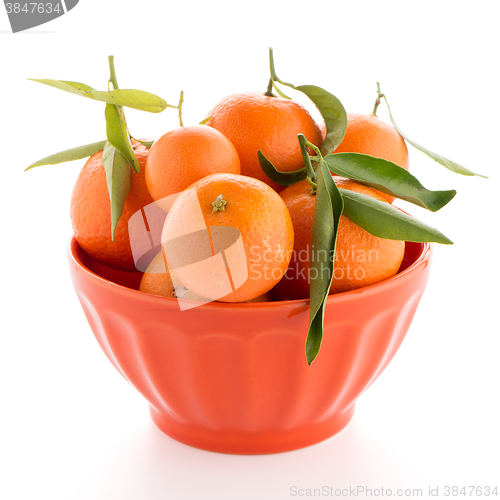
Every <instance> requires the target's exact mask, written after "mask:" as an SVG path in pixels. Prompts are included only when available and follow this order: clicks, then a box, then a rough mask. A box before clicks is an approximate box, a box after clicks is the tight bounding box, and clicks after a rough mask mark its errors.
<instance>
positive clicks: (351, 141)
mask: <svg viewBox="0 0 500 500" xmlns="http://www.w3.org/2000/svg"><path fill="white" fill-rule="evenodd" d="M335 153H363V154H365V155H370V156H376V157H377V158H383V159H384V160H389V161H392V162H393V163H395V164H396V165H399V166H400V167H403V168H404V169H405V170H408V168H409V159H408V148H407V147H406V143H405V141H404V139H403V138H402V137H401V136H400V135H399V133H398V132H397V130H396V129H395V128H394V127H393V126H391V125H389V124H387V123H385V122H384V121H382V120H381V119H380V118H378V117H377V116H375V115H363V114H358V113H347V130H346V134H345V137H344V140H343V141H342V143H341V144H340V146H339V147H338V148H337V149H336V150H335Z"/></svg>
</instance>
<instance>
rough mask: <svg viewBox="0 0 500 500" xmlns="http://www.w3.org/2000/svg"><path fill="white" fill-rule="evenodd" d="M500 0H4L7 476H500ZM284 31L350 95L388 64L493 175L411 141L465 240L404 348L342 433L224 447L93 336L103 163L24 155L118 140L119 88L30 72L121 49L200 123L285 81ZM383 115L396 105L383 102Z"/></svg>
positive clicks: (353, 101)
mask: <svg viewBox="0 0 500 500" xmlns="http://www.w3.org/2000/svg"><path fill="white" fill-rule="evenodd" d="M495 4H496V2H494V1H491V0H489V1H483V0H476V1H475V2H472V3H470V2H467V3H466V2H457V1H453V2H452V1H439V0H432V1H427V0H421V1H419V2H412V1H411V2H410V1H408V2H401V1H388V0H379V1H377V2H373V1H351V2H335V1H328V2H327V1H323V2H321V1H314V0H312V1H307V2H301V3H299V2H286V3H285V2H283V3H282V6H278V5H277V2H262V1H259V0H257V1H255V0H254V1H252V2H251V3H247V2H234V1H233V2H224V1H217V0H212V1H205V2H201V1H200V2H192V1H189V0H185V1H184V2H182V4H180V2H158V1H152V0H143V1H142V2H138V1H136V2H132V1H130V0H122V1H119V2H118V1H116V0H114V1H109V0H108V1H103V0H100V1H99V0H81V1H80V4H79V5H77V7H75V9H74V10H72V11H71V12H70V13H68V14H67V15H66V16H63V17H62V18H59V19H57V20H55V21H53V22H51V23H49V24H46V25H44V26H40V27H38V28H34V29H33V30H31V31H28V32H25V33H19V34H15V35H12V34H10V26H9V24H8V19H7V16H6V14H5V11H4V10H3V7H1V6H0V32H1V33H0V54H1V68H2V69H1V74H2V76H1V78H0V99H1V100H0V137H1V151H2V155H1V163H2V176H1V183H2V184H1V185H2V189H1V196H0V200H1V210H2V212H1V213H2V215H1V227H2V243H1V246H0V251H1V252H2V254H1V259H2V301H1V304H2V313H1V314H2V334H1V348H0V370H1V373H0V381H1V404H2V407H1V412H0V419H1V425H0V443H1V444H0V460H1V469H0V470H1V476H2V479H1V481H0V497H1V498H5V499H8V500H11V499H12V500H14V499H30V500H31V499H50V500H62V499H65V500H66V499H72V500H76V499H85V500H87V499H93V500H137V499H141V500H142V499H147V500H160V499H162V500H163V499H190V500H191V499H252V500H253V499H265V500H267V499H272V500H274V499H276V500H279V499H286V498H290V497H291V494H292V493H293V490H292V489H291V487H294V486H295V487H297V488H302V489H304V491H303V493H306V491H305V489H307V488H311V489H313V488H321V487H323V486H328V487H334V488H342V487H349V486H352V487H357V486H366V487H370V488H373V489H375V488H381V487H384V488H386V489H387V488H391V489H393V490H394V491H395V490H396V489H397V488H421V489H422V490H423V493H424V496H426V495H427V493H428V487H429V486H432V487H433V488H434V487H436V486H439V492H440V497H442V498H444V495H443V492H444V490H443V488H444V486H446V485H450V486H453V485H456V486H460V487H461V486H463V485H479V486H486V485H490V486H495V485H497V486H499V493H500V472H499V471H500V460H499V456H500V433H499V424H498V422H499V421H500V402H499V382H500V370H499V348H500V341H499V333H500V328H499V326H498V319H497V318H498V309H499V293H498V281H499V271H498V259H499V246H498V244H499V237H498V227H499V223H498V215H499V210H498V191H499V188H500V186H499V182H498V172H499V159H498V144H499V136H500V127H499V121H498V117H499V116H500V105H499V97H498V96H499V89H500V85H499V84H500V82H499V70H498V49H499V42H500V39H499V35H498V26H497V21H496V19H497V16H496V5H495ZM179 5H182V6H179ZM269 46H273V48H274V51H275V60H276V65H277V71H278V74H279V75H280V76H281V78H282V79H284V80H287V81H291V82H293V83H295V84H296V85H300V84H306V83H311V84H315V85H319V86H323V87H325V88H327V89H328V90H330V91H331V92H333V93H334V94H335V95H337V97H339V98H340V100H341V101H342V102H343V103H344V105H345V107H346V109H347V110H348V111H357V112H365V113H370V112H371V110H372V106H373V101H374V98H375V88H376V87H375V82H376V81H380V82H381V83H382V90H383V91H384V92H385V93H386V95H387V96H388V98H389V102H390V103H391V108H392V110H393V113H394V115H395V118H396V119H397V121H398V122H399V125H400V126H401V127H402V128H403V130H405V131H406V133H407V134H408V135H409V136H410V137H412V138H414V139H415V140H416V141H418V142H420V143H421V144H424V145H426V146H427V147H429V148H431V149H434V150H436V151H437V152H439V153H441V154H443V155H445V156H448V157H450V158H452V159H454V160H456V161H458V162H460V163H462V164H463V165H465V166H467V167H468V168H470V169H472V170H475V171H478V172H481V173H483V174H485V175H487V176H489V179H488V180H485V179H481V178H465V177H462V176H459V175H456V174H453V173H451V172H449V171H447V170H445V169H444V168H443V167H441V166H439V165H438V164H437V163H435V162H433V161H432V160H430V159H428V158H427V157H425V156H424V155H423V154H422V153H419V152H417V151H415V150H412V151H411V152H410V155H411V156H410V158H411V160H410V161H411V170H412V172H413V173H414V174H415V175H417V176H418V177H419V178H420V180H421V181H422V183H423V184H424V185H426V186H427V187H429V188H431V189H440V188H441V189H442V188H455V189H457V190H458V195H457V197H456V198H455V200H453V201H452V202H451V203H450V205H449V206H448V207H446V208H444V209H443V210H442V211H441V212H439V213H437V214H430V213H424V211H423V210H418V209H416V208H413V207H410V208H409V210H410V211H411V212H412V213H414V214H415V215H417V216H419V217H420V218H422V219H424V220H426V221H427V222H428V223H430V224H432V225H434V226H436V227H438V228H439V229H440V230H441V231H443V232H444V233H445V234H446V235H447V236H448V237H450V238H451V239H452V240H453V241H454V242H455V245H454V246H452V247H440V248H436V252H435V259H434V263H433V268H432V273H431V279H430V282H429V285H428V288H427V291H426V293H425V295H424V298H423V299H422V302H421V305H420V308H419V310H418V313H417V316H416V318H415V320H414V322H413V325H412V327H411V329H410V331H409V333H408V336H407V338H406V340H405V341H404V343H403V346H402V347H401V349H400V351H399V352H398V354H397V355H396V357H395V358H394V360H393V362H392V363H391V365H390V366H389V367H388V368H387V370H386V371H385V372H384V373H383V374H382V376H381V377H380V379H379V380H378V381H377V382H376V383H375V384H374V386H373V387H372V388H370V390H369V391H368V392H367V393H366V394H364V395H363V396H362V398H361V399H360V401H359V402H358V405H357V411H356V414H355V416H354V419H353V420H352V422H351V423H350V424H349V425H348V427H347V428H346V429H345V430H344V431H342V432H341V433H340V434H339V435H337V436H335V437H333V438H331V439H329V440H327V441H325V442H323V443H321V444H319V445H316V446H312V447H310V448H307V449H304V450H300V451H295V452H290V453H285V454H277V455H269V456H232V455H222V454H215V453H210V452H205V451H201V450H196V449H193V448H190V447H188V446H185V445H182V444H180V443H177V442H176V441H174V440H172V439H170V438H168V437H167V436H165V435H163V434H162V433H161V432H160V431H159V430H157V429H156V427H155V426H154V425H153V423H152V422H151V420H150V418H149V414H148V411H147V405H146V403H145V402H144V401H143V400H142V398H141V396H139V395H138V394H137V393H136V392H135V390H134V389H132V388H131V387H129V386H128V385H127V383H126V382H125V381H124V380H123V379H122V378H121V377H120V375H119V374H118V373H117V372H115V370H114V368H113V367H112V366H111V365H110V363H109V362H108V361H107V359H106V358H105V356H104V354H103V353H102V352H101V351H100V349H99V347H98V345H97V343H96V341H95V340H94V338H93V336H92V333H91V331H90V328H89V327H88V325H87V323H86V320H85V317H84V315H83V312H82V310H81V308H80V305H79V303H78V301H77V298H76V295H75V294H74V292H73V289H72V285H71V283H70V280H69V276H68V270H67V261H66V249H67V243H68V240H69V238H70V234H71V228H70V224H69V214H68V212H69V210H68V209H69V200H70V193H71V188H72V185H73V183H74V181H75V179H76V176H77V173H78V171H79V169H80V168H81V166H82V165H83V162H73V163H69V164H62V165H57V166H50V167H42V168H38V169H35V170H32V171H30V172H24V171H23V170H24V168H26V167H27V166H28V165H29V164H30V163H32V162H34V161H35V160H37V159H39V158H41V157H43V156H46V155H48V154H51V153H54V152H56V151H60V150H63V149H67V148H70V147H73V146H77V145H80V144H86V143H89V142H94V141H98V140H101V139H103V138H104V117H103V106H102V105H101V104H100V103H97V102H93V101H90V100H84V99H81V98H79V97H76V96H72V95H69V94H64V93H62V92H60V91H57V90H54V89H51V88H49V87H45V86H42V85H39V84H36V83H33V82H29V81H27V80H26V78H29V77H31V78H58V79H66V80H74V81H81V82H85V83H87V84H89V85H91V86H93V87H97V88H99V89H104V88H105V86H106V82H107V78H108V72H107V71H108V69H107V56H108V55H109V54H114V55H115V59H116V66H117V73H118V81H119V83H120V86H121V87H122V88H126V87H128V88H139V89H143V90H148V91H150V92H153V93H156V94H159V95H160V96H162V97H164V98H165V99H166V100H167V101H169V102H171V103H173V104H175V103H176V102H177V98H178V93H179V91H180V90H181V89H183V90H184V91H185V99H186V100H185V112H184V119H185V123H188V124H189V123H197V122H199V121H200V120H201V119H202V118H204V117H205V115H206V113H207V112H208V110H209V109H210V108H211V106H212V105H213V104H214V103H215V102H216V101H217V100H218V99H220V98H221V97H223V96H224V95H226V94H228V93H232V92H237V91H243V90H265V88H266V85H267V81H268V65H267V49H268V47H269ZM379 116H380V117H381V118H382V119H385V120H387V113H386V112H385V110H384V109H383V107H381V111H380V113H379ZM127 117H128V122H129V126H130V128H131V131H132V133H133V134H135V135H136V136H139V137H141V136H142V137H151V138H155V139H156V138H158V137H159V136H161V135H162V134H163V133H165V132H167V131H168V130H170V129H172V128H174V127H176V126H177V121H176V120H177V119H176V115H175V112H174V111H172V110H167V111H165V112H164V113H162V114H159V115H150V114H147V113H141V112H134V111H128V112H127ZM400 206H403V207H405V208H406V209H408V207H407V206H405V205H404V204H400ZM297 491H298V490H297ZM361 497H363V495H361ZM495 498H496V497H495Z"/></svg>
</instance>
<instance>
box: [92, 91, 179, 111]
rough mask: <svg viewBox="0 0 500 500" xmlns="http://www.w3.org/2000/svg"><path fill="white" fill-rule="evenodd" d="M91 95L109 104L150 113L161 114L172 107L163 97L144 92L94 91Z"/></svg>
mask: <svg viewBox="0 0 500 500" xmlns="http://www.w3.org/2000/svg"><path fill="white" fill-rule="evenodd" d="M91 93H92V95H93V96H95V97H99V98H100V99H101V100H102V101H104V102H106V103H108V104H114V105H115V106H126V107H127V108H133V109H139V110H141V111H148V112H150V113H161V112H162V111H163V110H165V109H166V108H167V107H171V106H169V105H168V104H167V102H166V101H165V100H163V99H162V98H161V97H158V96H156V95H154V94H150V93H149V92H144V91H143V90H133V89H116V90H111V91H109V92H102V91H99V90H93V91H92V92H91Z"/></svg>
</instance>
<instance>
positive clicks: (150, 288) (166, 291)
mask: <svg viewBox="0 0 500 500" xmlns="http://www.w3.org/2000/svg"><path fill="white" fill-rule="evenodd" d="M180 288H181V287H179V286H178V287H177V288H175V287H174V283H173V281H172V277H171V276H170V273H169V271H168V269H167V268H166V266H165V260H164V259H163V252H162V251H160V252H158V253H157V254H156V255H155V257H154V258H153V260H152V261H151V262H150V264H149V266H148V267H147V269H146V271H145V272H144V274H143V275H142V279H141V284H140V285H139V291H141V292H145V293H151V294H153V295H161V296H163V297H172V298H180V299H185V300H200V299H201V297H198V296H197V295H195V294H194V293H191V292H190V291H189V290H188V289H187V288H183V289H182V290H180V291H179V289H180ZM201 300H203V299H201Z"/></svg>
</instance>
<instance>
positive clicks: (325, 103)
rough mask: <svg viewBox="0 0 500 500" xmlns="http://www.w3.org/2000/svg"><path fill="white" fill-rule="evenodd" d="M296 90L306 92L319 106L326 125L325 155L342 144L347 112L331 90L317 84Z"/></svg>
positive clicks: (323, 150)
mask: <svg viewBox="0 0 500 500" xmlns="http://www.w3.org/2000/svg"><path fill="white" fill-rule="evenodd" d="M295 89H296V90H299V91H300V92H302V93H304V94H305V95H306V96H307V97H309V99H311V101H312V102H313V103H314V105H315V106H316V107H317V108H318V110H319V112H320V113H321V116H322V117H323V120H324V121H325V125H326V137H325V140H324V141H323V146H322V147H321V153H322V154H323V156H325V155H327V154H329V153H333V152H334V151H335V149H337V148H338V146H340V143H341V142H342V141H343V139H344V136H345V131H346V129H347V114H346V111H345V109H344V106H342V103H341V102H340V101H339V100H338V99H337V98H336V97H335V96H334V95H333V94H330V92H327V91H326V90H324V89H322V88H321V87H316V86H315V85H300V86H299V87H295Z"/></svg>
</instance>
